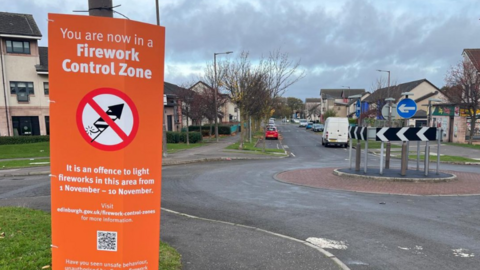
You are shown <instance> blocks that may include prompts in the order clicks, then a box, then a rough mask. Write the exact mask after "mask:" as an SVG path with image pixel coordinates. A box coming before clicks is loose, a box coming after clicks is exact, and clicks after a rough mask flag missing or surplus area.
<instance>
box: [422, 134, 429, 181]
mask: <svg viewBox="0 0 480 270" xmlns="http://www.w3.org/2000/svg"><path fill="white" fill-rule="evenodd" d="M423 167H424V169H425V176H428V170H429V168H430V145H429V142H428V141H427V143H426V144H425V165H423Z"/></svg>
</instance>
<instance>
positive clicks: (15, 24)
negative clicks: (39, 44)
mask: <svg viewBox="0 0 480 270" xmlns="http://www.w3.org/2000/svg"><path fill="white" fill-rule="evenodd" d="M0 34H6V35H21V36H35V37H41V36H42V33H41V32H40V29H38V26H37V23H36V22H35V20H34V19H33V16H32V15H30V14H19V13H9V12H0Z"/></svg>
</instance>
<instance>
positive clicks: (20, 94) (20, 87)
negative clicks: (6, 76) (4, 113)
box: [10, 82, 35, 101]
mask: <svg viewBox="0 0 480 270" xmlns="http://www.w3.org/2000/svg"><path fill="white" fill-rule="evenodd" d="M10 94H12V95H17V100H18V101H29V98H28V96H29V95H33V94H35V92H34V91H33V82H10Z"/></svg>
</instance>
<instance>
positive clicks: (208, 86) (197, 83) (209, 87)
mask: <svg viewBox="0 0 480 270" xmlns="http://www.w3.org/2000/svg"><path fill="white" fill-rule="evenodd" d="M197 85H201V86H203V87H206V88H208V89H212V90H213V88H212V87H211V86H210V85H208V84H206V83H204V82H202V81H198V82H196V83H195V84H194V85H192V86H191V87H190V88H189V89H190V90H193V89H194V88H196V87H197Z"/></svg>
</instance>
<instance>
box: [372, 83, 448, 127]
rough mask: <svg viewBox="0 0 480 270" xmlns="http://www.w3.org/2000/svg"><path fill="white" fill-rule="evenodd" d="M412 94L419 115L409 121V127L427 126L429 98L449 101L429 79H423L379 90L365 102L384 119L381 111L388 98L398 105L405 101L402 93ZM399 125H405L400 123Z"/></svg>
mask: <svg viewBox="0 0 480 270" xmlns="http://www.w3.org/2000/svg"><path fill="white" fill-rule="evenodd" d="M405 92H410V93H412V95H410V96H409V98H411V99H413V100H414V101H415V103H417V113H416V114H415V115H414V116H413V117H412V118H411V119H409V120H407V125H408V126H425V125H427V118H428V115H427V110H428V109H427V106H428V99H429V98H436V99H440V100H442V101H447V98H446V97H445V96H444V95H443V94H442V93H441V92H440V89H438V88H437V87H436V86H435V85H434V84H432V83H431V82H430V81H428V80H427V79H421V80H416V81H411V82H406V83H402V84H399V85H395V86H390V87H384V88H380V89H377V90H376V91H375V92H373V93H372V94H371V95H369V96H368V97H367V98H366V99H365V100H364V101H365V102H367V103H369V104H370V108H372V109H377V112H378V113H377V118H378V119H383V117H382V115H381V113H380V111H381V108H382V107H383V106H384V105H385V104H386V101H385V99H386V98H389V97H390V98H393V99H394V101H393V103H398V101H400V99H403V98H404V96H402V93H405ZM399 125H403V123H400V124H399Z"/></svg>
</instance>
